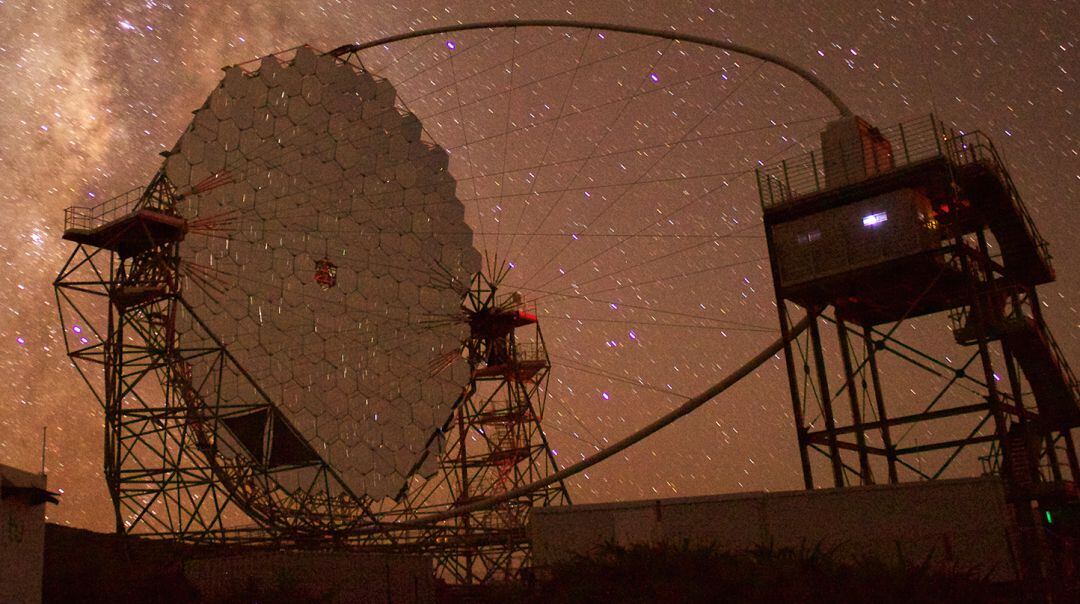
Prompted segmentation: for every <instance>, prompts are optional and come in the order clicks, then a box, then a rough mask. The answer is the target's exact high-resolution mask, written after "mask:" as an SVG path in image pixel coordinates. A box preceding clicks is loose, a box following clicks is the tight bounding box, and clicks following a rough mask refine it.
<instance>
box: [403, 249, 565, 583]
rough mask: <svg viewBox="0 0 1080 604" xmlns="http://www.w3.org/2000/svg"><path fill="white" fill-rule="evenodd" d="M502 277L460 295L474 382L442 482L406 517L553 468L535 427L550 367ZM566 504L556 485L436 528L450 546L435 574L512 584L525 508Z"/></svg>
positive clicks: (432, 484) (481, 279) (524, 548)
mask: <svg viewBox="0 0 1080 604" xmlns="http://www.w3.org/2000/svg"><path fill="white" fill-rule="evenodd" d="M503 271H505V269H502V271H497V270H489V271H488V273H486V274H480V275H478V276H477V278H476V279H475V280H474V282H473V285H472V287H471V288H470V291H469V294H468V296H467V297H466V300H465V304H464V307H463V309H464V312H465V315H466V317H467V319H468V321H469V324H470V327H471V330H470V331H471V336H470V338H469V340H468V341H467V342H466V344H465V354H466V355H467V356H468V358H469V364H470V367H471V370H472V380H471V383H470V386H469V388H468V389H467V390H466V391H465V392H464V393H463V394H462V397H461V399H460V400H459V401H458V403H457V404H456V405H455V407H454V412H453V414H452V415H451V417H450V418H449V419H448V421H447V423H446V425H445V426H444V430H443V431H442V432H441V433H440V435H439V437H440V438H445V439H446V447H445V454H444V456H443V459H442V461H441V463H440V475H439V477H438V480H431V481H428V483H427V484H424V485H423V486H422V487H421V488H420V489H418V490H417V491H416V492H415V493H412V494H410V495H409V496H408V504H407V505H406V509H407V510H408V511H409V514H410V515H412V517H419V516H422V515H423V514H424V513H425V512H430V511H432V510H439V509H445V504H442V503H435V502H436V501H438V500H439V499H442V500H445V499H446V498H447V495H448V496H449V500H450V501H451V502H452V504H453V505H454V506H461V505H465V504H468V503H471V502H473V501H477V500H480V499H483V498H486V497H492V496H496V495H500V494H502V493H506V492H507V491H510V490H512V489H514V488H516V487H520V486H522V485H526V484H529V483H532V482H536V481H538V480H540V479H542V478H545V477H547V476H548V475H550V474H553V473H554V472H556V471H557V470H558V467H557V465H556V462H555V457H554V454H553V452H552V450H551V447H550V446H549V445H548V442H547V438H546V436H545V435H544V432H543V430H542V428H541V425H540V421H541V418H542V417H543V413H544V400H545V399H546V396H547V382H548V377H549V374H550V370H551V363H550V361H549V359H548V355H547V350H546V348H545V346H544V340H543V335H542V333H541V331H540V326H539V323H538V322H537V319H536V316H535V314H532V313H529V312H526V311H525V310H524V307H523V306H522V304H521V301H520V298H519V297H518V296H516V295H511V296H505V297H497V295H496V292H497V289H498V283H499V282H500V281H501V278H500V276H501V275H503V274H504V272H503ZM488 275H491V276H490V277H489V276H488ZM569 502H570V498H569V495H568V494H567V491H566V486H565V485H564V484H563V483H562V482H561V481H560V482H558V483H556V484H554V485H551V486H548V487H546V488H543V489H538V490H535V491H532V492H530V493H528V494H525V495H522V496H520V497H517V498H514V499H511V500H509V501H505V502H503V503H501V504H499V505H497V506H494V507H491V508H489V509H484V510H480V511H476V512H472V513H469V514H465V515H462V516H458V517H454V518H451V519H449V520H447V521H445V522H443V523H441V524H440V525H439V527H438V529H437V530H438V532H439V533H441V536H440V540H441V541H443V542H445V543H446V544H447V546H446V547H445V548H439V550H438V551H437V553H436V558H437V564H438V566H439V568H440V571H441V573H442V574H443V575H444V577H445V578H446V579H448V580H451V581H453V582H456V583H459V584H477V583H485V582H491V581H505V580H511V579H515V578H517V577H518V575H519V573H520V571H521V569H522V567H523V566H524V565H525V564H527V561H528V554H529V541H528V538H527V535H526V522H527V520H528V514H529V510H530V509H531V508H533V507H536V506H547V505H560V504H568V503H569ZM433 503H434V505H433Z"/></svg>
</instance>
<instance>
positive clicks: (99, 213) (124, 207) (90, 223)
mask: <svg viewBox="0 0 1080 604" xmlns="http://www.w3.org/2000/svg"><path fill="white" fill-rule="evenodd" d="M144 190H145V189H144V188H143V187H139V188H136V189H131V190H130V191H126V192H124V193H121V194H119V195H117V196H116V197H113V198H111V199H107V200H105V201H103V202H101V203H99V204H97V205H94V206H89V207H79V206H75V207H71V208H67V209H66V210H64V230H65V231H72V230H81V231H90V230H93V229H96V228H97V227H100V226H103V225H105V224H108V223H110V222H112V221H114V220H117V219H119V218H123V217H124V216H126V215H128V214H130V213H132V212H134V211H135V209H136V207H137V206H138V204H139V200H140V199H142V196H143V191H144Z"/></svg>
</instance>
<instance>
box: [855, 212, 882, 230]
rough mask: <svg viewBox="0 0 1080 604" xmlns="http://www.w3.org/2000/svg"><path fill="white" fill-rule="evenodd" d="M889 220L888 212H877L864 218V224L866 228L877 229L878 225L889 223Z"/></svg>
mask: <svg viewBox="0 0 1080 604" xmlns="http://www.w3.org/2000/svg"><path fill="white" fill-rule="evenodd" d="M888 220H889V213H888V212H875V213H873V214H868V215H866V216H863V219H862V224H863V226H864V227H876V226H877V225H879V224H881V223H883V222H887V221H888Z"/></svg>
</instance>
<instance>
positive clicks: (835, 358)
mask: <svg viewBox="0 0 1080 604" xmlns="http://www.w3.org/2000/svg"><path fill="white" fill-rule="evenodd" d="M758 184H759V189H760V191H761V196H762V203H763V208H764V211H765V223H766V230H767V237H768V241H769V247H770V256H771V262H772V272H773V278H774V286H775V289H776V296H777V308H778V314H779V319H780V326H781V331H782V333H783V335H784V337H785V339H786V338H787V336H788V334H789V333H790V329H791V325H792V320H791V316H792V309H793V308H795V307H803V308H807V309H810V310H811V311H812V312H821V311H826V310H829V309H831V311H830V313H829V314H822V315H821V317H819V318H818V319H817V320H815V321H814V322H812V323H811V325H810V328H809V329H808V330H807V331H806V332H805V333H804V334H803V335H802V336H801V337H799V338H796V339H795V340H793V341H791V342H790V343H788V344H786V346H785V352H786V355H785V356H786V363H787V373H788V382H789V388H790V395H791V399H792V403H793V406H792V411H793V416H794V419H795V424H796V430H797V437H798V445H799V451H800V456H801V462H802V469H803V477H804V481H805V486H806V488H814V487H815V486H816V485H817V484H818V483H819V481H815V477H814V472H815V469H818V470H820V469H822V466H823V467H824V469H825V471H826V473H827V475H828V477H829V478H828V479H827V482H828V483H829V484H830V485H831V486H836V487H844V486H849V485H867V484H873V483H875V482H883V481H888V482H890V483H897V482H902V481H905V480H930V479H936V478H939V477H943V476H946V475H948V473H949V472H950V470H952V469H953V468H955V467H956V466H957V465H958V464H962V465H964V467H962V468H960V469H958V471H954V472H953V474H952V475H953V476H956V475H964V474H968V475H970V474H972V473H977V472H979V471H982V472H983V473H995V474H1000V475H1002V477H1003V478H1004V479H1005V482H1006V485H1007V487H1008V490H1009V495H1010V497H1011V498H1012V500H1013V502H1014V503H1015V505H1016V509H1017V516H1018V518H1019V519H1020V524H1021V526H1024V525H1026V526H1028V527H1032V526H1033V525H1034V520H1033V516H1032V514H1031V509H1032V505H1033V502H1038V505H1041V506H1044V507H1045V506H1053V505H1056V504H1058V503H1060V502H1062V501H1064V500H1066V499H1068V498H1069V493H1072V492H1073V491H1072V489H1071V487H1070V481H1071V482H1075V481H1078V480H1080V464H1078V463H1077V454H1076V449H1075V446H1074V443H1073V440H1072V435H1071V431H1072V429H1073V428H1074V427H1076V426H1078V425H1080V402H1078V401H1080V386H1078V382H1077V380H1076V377H1075V376H1074V375H1073V373H1072V371H1071V369H1070V368H1069V365H1068V363H1067V362H1066V360H1065V358H1064V356H1063V355H1062V353H1061V350H1060V348H1059V347H1058V346H1057V344H1056V343H1055V342H1054V339H1053V337H1052V336H1051V335H1050V332H1049V330H1048V329H1047V327H1046V324H1045V322H1044V321H1043V318H1042V313H1041V308H1040V305H1039V303H1038V293H1037V291H1036V286H1037V285H1039V284H1042V283H1047V282H1050V281H1052V280H1053V279H1054V272H1053V269H1052V268H1051V266H1050V262H1049V254H1048V253H1047V251H1046V242H1045V241H1044V240H1043V239H1042V238H1041V237H1040V235H1039V233H1038V230H1037V229H1036V228H1035V225H1034V223H1033V222H1032V221H1031V218H1030V216H1029V215H1028V212H1027V210H1026V208H1025V207H1024V204H1023V202H1022V200H1021V198H1020V194H1019V192H1018V191H1017V190H1016V188H1015V185H1014V184H1013V183H1012V180H1011V178H1010V177H1009V175H1008V172H1007V170H1006V169H1005V166H1004V164H1003V163H1002V161H1001V158H1000V156H999V155H998V153H997V152H996V150H995V149H994V147H993V144H992V143H991V142H990V141H989V139H987V138H986V137H985V136H984V135H982V134H981V133H979V132H977V131H976V132H968V133H964V134H961V133H958V132H955V131H953V130H950V129H948V128H946V127H944V126H943V125H942V124H941V123H940V122H938V121H937V120H936V119H935V118H934V117H933V116H931V117H929V118H928V119H926V118H924V119H921V120H916V121H913V122H908V123H905V124H901V125H899V126H896V127H894V128H890V129H887V130H878V129H876V128H872V127H870V126H869V125H868V124H866V123H865V122H862V120H860V119H859V118H842V119H841V120H838V121H836V122H834V123H832V124H830V126H829V128H827V129H826V131H825V133H823V134H822V149H821V150H820V151H814V152H811V153H810V154H809V155H807V156H805V157H802V158H795V159H793V160H787V161H784V162H781V163H780V164H777V165H775V166H767V167H765V168H762V169H761V170H759V172H758ZM800 314H801V313H800ZM945 315H947V316H948V322H947V323H944V324H941V323H939V324H938V329H934V328H933V327H930V333H926V331H927V330H926V329H925V328H924V329H920V330H919V333H920V335H919V345H915V344H913V343H911V342H912V336H911V334H912V332H913V331H915V330H916V329H919V327H920V326H925V325H926V322H925V321H923V322H918V319H919V318H920V317H934V316H938V317H944V316H945ZM950 324H951V329H950V330H948V331H945V330H944V329H942V328H944V327H946V326H948V325H950ZM942 332H944V333H942ZM936 335H940V337H939V338H938V340H940V341H934V337H935V336H936ZM928 341H933V342H934V345H933V346H932V347H931V348H927V346H928V344H926V343H927V342H928ZM897 378H899V381H901V382H902V383H904V384H905V385H904V386H902V387H900V388H898V387H897V383H896V382H895V381H892V382H891V381H890V380H891V379H897ZM910 384H914V386H910ZM905 389H906V390H907V392H904V390H905ZM821 461H824V463H823V464H822V463H821ZM1066 464H1067V467H1068V470H1069V471H1068V473H1067V474H1066V472H1065V466H1066ZM1028 535H1029V536H1030V537H1031V538H1030V539H1021V540H1020V542H1018V547H1020V548H1021V549H1022V550H1026V552H1022V555H1021V558H1023V559H1026V560H1028V561H1029V564H1030V565H1029V567H1028V569H1029V571H1030V574H1029V576H1038V575H1039V574H1040V573H1041V572H1042V571H1040V570H1038V569H1039V568H1040V565H1041V564H1043V562H1039V560H1040V559H1041V558H1042V556H1040V555H1037V554H1036V553H1033V552H1036V550H1038V545H1037V544H1038V543H1039V542H1040V540H1041V537H1038V536H1037V533H1036V531H1034V530H1029V531H1028Z"/></svg>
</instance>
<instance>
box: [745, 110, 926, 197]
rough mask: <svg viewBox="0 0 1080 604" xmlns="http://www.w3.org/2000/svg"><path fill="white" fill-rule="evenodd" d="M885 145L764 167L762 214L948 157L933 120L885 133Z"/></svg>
mask: <svg viewBox="0 0 1080 604" xmlns="http://www.w3.org/2000/svg"><path fill="white" fill-rule="evenodd" d="M875 136H877V137H880V138H879V140H880V141H881V143H882V144H880V145H879V146H876V147H873V148H871V147H868V146H867V143H866V142H865V141H864V140H862V139H861V138H852V139H851V140H850V141H846V143H847V144H844V143H843V142H841V143H839V144H838V145H837V146H835V147H831V148H830V149H829V153H828V154H827V156H826V154H824V153H823V152H822V150H821V149H814V150H812V151H810V152H808V153H805V154H802V155H798V156H795V157H792V158H788V159H784V160H781V161H779V162H777V163H774V164H769V165H765V166H762V167H761V168H758V169H757V170H756V172H757V181H758V192H759V194H760V196H761V205H762V208H764V209H766V210H769V209H771V208H774V207H777V206H780V205H784V204H787V203H796V202H798V201H799V200H800V199H801V198H805V197H808V196H810V195H813V194H815V193H820V192H822V191H827V190H831V189H836V188H839V187H842V186H846V185H851V184H855V183H858V182H860V181H863V180H867V179H868V178H872V177H874V176H877V175H880V174H884V173H887V172H889V171H892V170H895V169H897V168H902V167H904V166H909V165H911V164H915V163H918V162H921V161H924V160H927V159H931V158H934V157H941V156H942V155H943V154H944V153H945V146H944V142H945V137H946V134H945V130H944V128H943V127H942V126H941V124H940V123H939V122H938V121H937V119H935V118H934V116H933V115H928V116H923V117H920V118H917V119H913V120H910V121H907V122H903V123H900V124H897V125H895V126H891V127H889V128H882V129H880V130H877V131H876V132H875Z"/></svg>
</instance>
